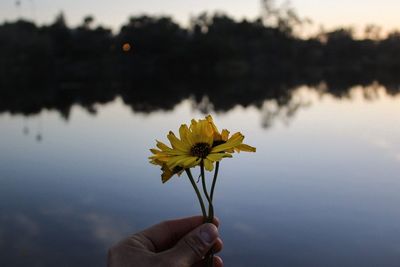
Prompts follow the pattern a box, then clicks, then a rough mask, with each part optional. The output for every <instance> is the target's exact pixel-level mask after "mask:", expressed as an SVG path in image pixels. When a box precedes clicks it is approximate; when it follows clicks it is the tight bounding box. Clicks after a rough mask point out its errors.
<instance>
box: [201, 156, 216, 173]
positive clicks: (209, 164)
mask: <svg viewBox="0 0 400 267" xmlns="http://www.w3.org/2000/svg"><path fill="white" fill-rule="evenodd" d="M203 162H204V168H206V170H207V171H212V170H213V169H214V164H213V162H212V161H211V160H208V159H204V161H203Z"/></svg>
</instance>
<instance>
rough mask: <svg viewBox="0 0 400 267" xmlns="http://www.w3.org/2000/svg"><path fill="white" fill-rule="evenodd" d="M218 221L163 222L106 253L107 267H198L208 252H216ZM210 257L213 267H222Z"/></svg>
mask: <svg viewBox="0 0 400 267" xmlns="http://www.w3.org/2000/svg"><path fill="white" fill-rule="evenodd" d="M218 225H219V222H218V220H215V221H214V224H211V223H206V224H203V217H201V216H195V217H188V218H183V219H177V220H171V221H164V222H161V223H159V224H157V225H154V226H152V227H150V228H148V229H145V230H143V231H142V232H139V233H136V234H134V235H132V236H131V237H129V238H127V239H125V240H122V241H121V242H119V243H118V244H116V245H115V246H113V247H112V248H111V249H110V250H109V253H108V267H149V266H151V267H202V266H206V265H205V263H204V262H203V261H202V259H203V257H204V256H205V255H206V254H207V252H208V251H209V250H210V249H213V251H214V252H219V251H221V249H222V240H221V239H220V238H219V233H218V229H217V227H218ZM222 266H223V263H222V259H221V258H220V257H218V256H214V267H222Z"/></svg>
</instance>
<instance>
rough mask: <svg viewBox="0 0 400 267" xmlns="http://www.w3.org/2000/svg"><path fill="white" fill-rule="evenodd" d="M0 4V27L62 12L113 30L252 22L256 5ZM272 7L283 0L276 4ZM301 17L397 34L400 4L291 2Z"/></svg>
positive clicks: (170, 0)
mask: <svg viewBox="0 0 400 267" xmlns="http://www.w3.org/2000/svg"><path fill="white" fill-rule="evenodd" d="M16 1H18V0H0V22H4V21H5V20H14V19H15V18H17V17H19V16H23V17H25V18H30V19H32V18H34V19H35V20H36V21H37V22H39V23H49V22H51V21H53V20H54V17H55V15H56V14H58V13H59V12H60V11H61V10H62V11H64V13H65V15H66V18H67V22H68V23H69V25H72V26H74V25H77V24H78V23H80V21H81V20H82V18H83V17H84V16H85V15H87V14H93V15H94V17H95V18H96V21H97V22H99V23H101V24H104V25H106V26H109V27H112V28H113V29H118V27H119V26H120V25H121V24H122V23H124V22H126V21H127V18H128V17H129V16H130V15H137V14H142V13H148V14H166V15H172V16H173V17H174V18H175V19H176V20H177V21H178V22H180V23H181V24H187V22H188V20H189V17H190V15H195V14H199V13H200V12H202V11H216V10H219V11H224V12H225V13H227V14H229V15H232V16H234V17H236V18H243V17H247V18H250V19H252V18H254V17H256V16H257V15H259V13H260V1H259V0H141V1H139V0H113V1H110V0H108V1H106V0H79V1H78V0H19V1H20V2H21V6H20V8H17V7H16V4H15V3H16ZM276 2H277V4H280V3H282V2H283V0H276ZM290 2H291V4H292V6H293V7H294V8H296V10H297V11H298V13H299V14H300V15H302V16H306V17H309V18H311V19H312V20H313V22H314V23H315V25H319V24H323V25H325V26H326V28H328V29H329V28H332V27H335V26H342V25H346V26H347V25H352V26H355V27H356V28H357V27H358V28H361V27H363V26H365V25H366V24H368V23H374V24H378V25H381V26H383V28H384V29H385V30H392V29H400V18H399V15H398V14H399V11H400V0H379V1H377V0H353V1H351V0H291V1H290Z"/></svg>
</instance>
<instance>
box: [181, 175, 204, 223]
mask: <svg viewBox="0 0 400 267" xmlns="http://www.w3.org/2000/svg"><path fill="white" fill-rule="evenodd" d="M185 171H186V174H187V176H188V177H189V180H190V182H191V184H192V186H193V188H194V191H195V192H196V195H197V198H198V199H199V202H200V207H201V212H202V213H203V218H204V219H206V218H207V212H206V208H205V206H204V202H203V199H202V198H201V194H200V191H199V189H198V188H197V185H196V182H195V181H194V179H193V176H192V173H191V172H190V169H185Z"/></svg>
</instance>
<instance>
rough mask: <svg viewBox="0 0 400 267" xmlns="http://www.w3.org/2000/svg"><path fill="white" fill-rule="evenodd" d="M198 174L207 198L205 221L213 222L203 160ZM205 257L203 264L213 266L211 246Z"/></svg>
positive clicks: (208, 266) (212, 211) (211, 205)
mask: <svg viewBox="0 0 400 267" xmlns="http://www.w3.org/2000/svg"><path fill="white" fill-rule="evenodd" d="M200 174H201V183H202V185H203V191H204V195H205V196H206V198H207V200H208V217H207V219H206V221H205V222H206V223H213V220H214V206H213V204H212V201H211V198H210V196H209V195H208V192H207V186H206V176H205V174H204V162H203V161H201V163H200ZM204 259H205V264H206V266H207V267H213V266H214V252H213V249H212V248H211V249H210V250H209V251H208V252H207V254H206V255H205V257H204Z"/></svg>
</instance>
